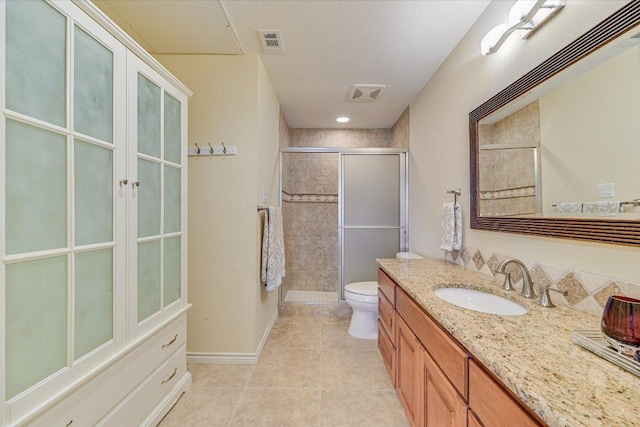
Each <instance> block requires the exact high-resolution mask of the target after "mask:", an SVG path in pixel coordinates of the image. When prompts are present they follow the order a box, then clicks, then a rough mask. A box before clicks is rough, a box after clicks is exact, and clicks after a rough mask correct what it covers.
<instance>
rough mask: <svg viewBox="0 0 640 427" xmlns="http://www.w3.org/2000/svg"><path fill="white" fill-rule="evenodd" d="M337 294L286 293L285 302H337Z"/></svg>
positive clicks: (316, 292) (293, 291)
mask: <svg viewBox="0 0 640 427" xmlns="http://www.w3.org/2000/svg"><path fill="white" fill-rule="evenodd" d="M338 300H339V298H338V293H337V292H323V291H297V290H290V291H287V295H286V296H285V298H284V301H285V302H338Z"/></svg>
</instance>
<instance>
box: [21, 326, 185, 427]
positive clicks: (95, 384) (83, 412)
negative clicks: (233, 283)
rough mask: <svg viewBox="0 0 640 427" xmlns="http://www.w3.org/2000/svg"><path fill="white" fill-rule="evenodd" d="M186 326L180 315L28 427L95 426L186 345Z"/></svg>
mask: <svg viewBox="0 0 640 427" xmlns="http://www.w3.org/2000/svg"><path fill="white" fill-rule="evenodd" d="M186 325H187V324H186V315H183V316H181V317H180V318H179V319H177V320H175V321H174V322H172V323H171V324H169V325H168V326H167V327H166V328H164V329H163V330H161V331H159V332H158V333H157V334H156V335H154V336H153V337H151V338H150V339H149V340H147V341H146V342H144V343H143V344H141V345H140V346H139V347H138V348H136V349H134V350H133V351H131V352H129V353H127V354H125V355H124V356H121V357H120V359H119V360H118V361H117V362H115V363H114V364H113V365H112V366H110V367H109V368H107V369H106V370H104V371H103V372H101V373H100V374H98V375H97V376H96V377H95V378H93V379H91V380H90V381H89V382H88V383H87V384H85V385H83V386H82V387H81V388H79V389H78V390H76V391H75V392H73V393H72V394H70V395H69V396H68V397H66V398H65V399H64V400H63V401H62V402H60V403H59V404H57V405H56V406H55V407H53V409H51V410H50V411H48V412H46V413H44V414H43V415H42V416H40V417H39V418H37V419H36V420H34V421H33V423H31V424H29V425H30V426H43V427H50V426H62V427H64V426H66V425H67V424H69V422H71V421H72V423H71V424H69V426H92V425H96V423H97V422H98V421H99V420H100V419H102V418H103V417H105V416H106V415H107V414H108V413H109V412H110V411H111V410H112V409H113V408H114V407H116V406H117V405H118V404H119V403H120V402H121V401H122V399H123V398H124V397H126V396H127V395H129V394H130V393H131V392H132V391H133V390H134V389H135V388H136V387H138V386H139V385H140V383H141V382H142V381H144V379H145V378H147V377H148V376H149V375H150V374H151V373H152V372H153V371H154V370H155V369H157V368H158V367H159V366H160V365H161V364H162V363H163V362H164V361H165V360H167V359H168V358H169V356H171V354H173V353H174V352H175V351H176V350H177V349H178V348H179V347H180V346H182V345H183V344H184V343H185V342H186V333H187V328H186Z"/></svg>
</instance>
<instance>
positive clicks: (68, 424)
mask: <svg viewBox="0 0 640 427" xmlns="http://www.w3.org/2000/svg"><path fill="white" fill-rule="evenodd" d="M71 424H73V420H71V421H69V422H68V423H67V425H65V426H64V427H69V426H70V425H71Z"/></svg>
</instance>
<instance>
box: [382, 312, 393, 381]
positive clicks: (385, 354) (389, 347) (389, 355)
mask: <svg viewBox="0 0 640 427" xmlns="http://www.w3.org/2000/svg"><path fill="white" fill-rule="evenodd" d="M378 349H379V350H380V355H381V356H382V361H383V362H384V366H385V367H386V368H387V371H388V372H389V377H391V384H392V385H393V387H394V388H395V386H396V349H395V347H394V345H393V343H392V342H391V340H390V339H389V336H388V335H387V332H386V330H385V328H384V327H383V326H382V323H381V322H380V321H379V320H378Z"/></svg>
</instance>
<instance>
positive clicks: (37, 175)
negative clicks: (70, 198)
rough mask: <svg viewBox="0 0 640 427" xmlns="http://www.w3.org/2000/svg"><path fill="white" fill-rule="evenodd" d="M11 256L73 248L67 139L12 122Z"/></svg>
mask: <svg viewBox="0 0 640 427" xmlns="http://www.w3.org/2000/svg"><path fill="white" fill-rule="evenodd" d="M6 127H7V128H6V181H7V183H6V196H5V197H6V215H7V217H6V225H5V227H6V229H5V232H6V252H7V254H17V253H25V252H35V251H42V250H46V249H57V248H64V247H67V140H66V138H65V137H64V136H62V135H58V134H56V133H53V132H49V131H46V130H42V129H39V128H36V127H33V126H30V125H26V124H23V123H19V122H15V121H13V120H7V121H6Z"/></svg>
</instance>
